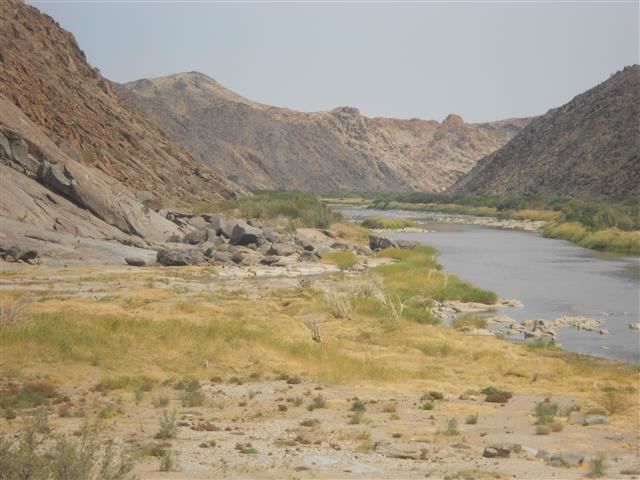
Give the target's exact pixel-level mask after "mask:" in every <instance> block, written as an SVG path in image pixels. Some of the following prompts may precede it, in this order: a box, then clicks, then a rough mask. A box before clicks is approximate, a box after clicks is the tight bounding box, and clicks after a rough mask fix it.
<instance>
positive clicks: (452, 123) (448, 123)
mask: <svg viewBox="0 0 640 480" xmlns="http://www.w3.org/2000/svg"><path fill="white" fill-rule="evenodd" d="M442 125H443V126H444V127H459V126H462V125H464V119H463V118H462V117H461V116H460V115H458V114H457V113H450V114H449V115H447V118H445V119H444V121H443V122H442Z"/></svg>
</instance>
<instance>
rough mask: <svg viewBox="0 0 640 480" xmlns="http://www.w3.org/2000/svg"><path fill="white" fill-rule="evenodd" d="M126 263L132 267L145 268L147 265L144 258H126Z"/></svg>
mask: <svg viewBox="0 0 640 480" xmlns="http://www.w3.org/2000/svg"><path fill="white" fill-rule="evenodd" d="M124 261H125V262H126V263H127V265H131V266H132V267H144V266H145V265H146V264H147V262H145V261H144V259H143V258H139V257H126V258H125V259H124Z"/></svg>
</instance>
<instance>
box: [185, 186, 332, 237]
mask: <svg viewBox="0 0 640 480" xmlns="http://www.w3.org/2000/svg"><path fill="white" fill-rule="evenodd" d="M193 210H194V212H195V213H204V212H213V211H222V212H231V211H236V212H237V213H238V214H239V215H240V216H241V217H244V218H258V219H273V218H277V217H284V218H287V219H289V220H290V221H291V223H292V226H293V227H315V228H327V227H329V226H330V225H331V224H332V223H337V222H340V221H342V220H343V218H342V215H340V214H338V213H335V212H333V211H332V210H331V209H330V208H329V207H328V206H326V205H324V204H322V203H321V202H320V200H319V198H318V197H317V196H316V195H314V194H312V193H308V192H300V191H286V192H285V191H267V190H265V191H258V192H255V193H254V194H253V195H251V196H247V197H242V198H239V199H234V200H227V201H224V202H221V203H218V204H198V205H194V207H193Z"/></svg>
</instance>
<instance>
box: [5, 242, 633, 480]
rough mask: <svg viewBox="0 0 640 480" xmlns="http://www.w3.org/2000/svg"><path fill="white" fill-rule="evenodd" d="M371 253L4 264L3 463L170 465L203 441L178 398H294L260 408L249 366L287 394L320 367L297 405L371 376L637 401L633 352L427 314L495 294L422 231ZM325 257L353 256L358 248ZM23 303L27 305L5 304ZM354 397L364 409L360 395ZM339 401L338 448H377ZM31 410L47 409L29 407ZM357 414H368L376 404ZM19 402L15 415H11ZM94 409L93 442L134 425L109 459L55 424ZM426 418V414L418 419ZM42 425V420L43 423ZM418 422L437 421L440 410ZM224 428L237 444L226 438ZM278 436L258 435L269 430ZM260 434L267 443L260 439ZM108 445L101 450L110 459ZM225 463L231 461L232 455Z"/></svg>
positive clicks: (619, 405) (608, 405) (370, 380)
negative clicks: (602, 352)
mask: <svg viewBox="0 0 640 480" xmlns="http://www.w3.org/2000/svg"><path fill="white" fill-rule="evenodd" d="M379 256H380V257H381V259H386V260H387V262H389V260H392V262H390V263H386V264H383V265H381V266H379V267H376V268H373V269H371V270H370V271H369V272H367V273H365V274H361V275H347V274H343V273H338V274H333V275H332V276H328V277H323V278H319V279H316V280H310V279H304V280H301V281H299V282H298V283H297V285H296V284H295V283H292V282H291V281H290V280H288V283H286V282H284V283H279V282H278V281H277V280H274V279H273V278H267V279H264V280H261V279H260V278H248V279H247V278H240V279H238V280H237V281H236V282H234V281H233V280H232V279H230V278H228V277H227V278H223V277H218V273H217V272H216V271H214V270H212V269H207V268H201V267H185V268H173V269H172V268H154V267H150V268H145V269H138V270H130V269H127V268H125V267H120V269H119V270H112V271H109V272H103V273H102V272H96V271H92V270H86V269H85V270H82V269H65V270H60V271H51V270H49V269H44V268H42V269H41V267H38V269H37V270H34V269H29V270H25V271H18V272H15V273H12V274H10V275H2V280H3V281H5V282H12V283H14V284H15V285H19V286H20V288H17V289H15V290H11V291H8V290H4V291H2V293H1V294H0V305H1V306H2V312H3V315H2V319H3V322H2V324H1V326H0V343H1V345H2V352H1V362H2V375H1V379H0V391H1V395H0V414H1V416H2V422H3V432H2V433H3V435H6V438H0V467H2V468H3V469H4V470H5V471H9V472H14V473H15V472H16V471H18V470H20V469H22V468H24V467H25V465H35V466H37V467H38V468H40V469H41V470H42V471H43V472H44V471H49V472H54V474H53V476H42V477H37V476H31V477H27V478H63V479H65V480H66V479H69V480H71V479H72V478H74V479H75V478H92V479H93V478H109V479H112V480H117V479H124V478H130V471H131V468H133V465H134V462H135V464H136V465H138V467H139V468H141V469H142V471H146V472H147V474H148V476H146V477H145V478H157V469H158V468H159V469H160V470H162V471H171V470H172V469H173V468H175V458H174V456H175V454H176V452H177V451H178V449H182V450H181V451H182V453H181V455H185V456H189V455H194V454H193V452H194V451H201V450H200V449H201V448H202V444H200V445H199V446H198V444H197V442H200V441H201V440H198V441H197V442H196V441H193V440H192V441H191V444H193V445H191V446H189V445H190V443H189V441H188V440H187V437H186V434H178V433H177V432H178V421H179V420H180V423H184V421H185V418H191V417H185V415H186V414H187V413H188V414H189V415H191V414H192V413H193V412H194V411H196V412H198V411H200V412H206V415H207V417H206V418H207V419H208V418H212V419H213V422H214V423H209V422H208V421H207V422H204V418H203V419H202V420H198V422H200V423H198V424H192V423H189V422H187V424H189V425H192V428H191V430H193V429H194V428H199V429H205V430H206V431H209V430H210V429H211V431H212V432H215V428H217V426H216V425H215V423H218V422H220V421H222V420H220V419H221V418H224V419H225V420H224V421H225V422H226V423H227V424H228V425H234V426H237V425H242V424H243V422H244V421H245V420H244V419H246V418H247V416H249V418H251V419H252V420H251V421H252V422H262V423H257V424H256V426H257V425H259V427H257V428H258V430H260V431H262V430H263V427H264V425H266V424H267V423H268V422H271V421H281V417H282V416H283V415H289V414H288V413H282V410H281V407H280V406H278V409H277V411H276V412H274V411H273V408H274V406H275V405H273V401H274V400H271V403H272V405H271V408H270V409H269V408H265V409H262V407H261V411H256V410H252V408H253V409H256V408H257V407H256V406H255V405H256V400H255V399H253V396H255V395H259V394H260V391H261V390H262V388H263V386H264V383H261V382H276V381H281V383H283V385H284V387H283V388H282V389H281V390H279V391H280V392H283V393H282V395H283V396H284V395H286V394H287V393H286V392H287V391H288V387H289V388H291V387H294V386H297V384H298V383H299V382H304V383H306V384H307V385H311V386H313V385H317V383H312V382H322V384H323V385H324V387H322V386H321V387H318V388H320V389H324V392H323V393H320V394H317V393H315V392H314V393H313V394H312V393H311V392H309V397H308V398H306V397H298V396H296V397H293V396H292V398H291V403H289V411H290V412H291V411H292V410H293V411H294V413H291V415H294V414H295V410H296V409H295V408H292V407H294V406H300V405H301V404H302V402H303V401H304V402H305V403H308V404H309V406H308V407H307V410H311V409H313V408H316V409H319V410H320V411H321V412H322V411H323V410H324V409H325V408H326V407H327V405H325V403H326V400H325V398H326V397H325V396H324V395H325V394H326V395H331V397H333V398H335V396H336V395H337V392H339V391H340V389H341V388H346V389H347V392H348V395H349V396H351V395H352V392H353V390H354V389H358V391H360V389H362V388H367V389H374V390H375V391H378V392H385V395H387V396H388V395H393V396H394V398H397V396H398V394H399V393H400V392H405V391H411V392H414V391H440V392H442V391H444V392H447V394H448V395H455V396H456V397H457V396H460V395H462V394H465V393H466V392H469V391H475V392H480V391H483V390H487V389H488V388H491V389H495V390H496V391H498V392H503V391H508V392H512V393H513V394H514V395H538V396H550V395H553V396H558V395H559V396H562V395H571V396H572V397H573V398H577V399H578V401H579V402H580V404H581V405H582V406H583V408H584V410H585V411H593V412H597V411H604V412H607V413H609V414H610V415H611V416H612V422H615V424H616V425H624V424H629V422H632V421H633V419H634V418H637V405H635V404H633V402H632V400H631V399H632V398H633V396H634V395H637V390H636V389H637V384H638V380H639V373H640V372H639V371H638V369H637V367H632V366H628V365H623V364H620V363H616V362H610V361H606V360H601V359H595V358H589V357H585V356H581V355H575V354H570V353H566V352H563V351H562V350H559V349H557V348H546V347H542V346H534V347H526V346H524V345H519V344H514V343H510V342H507V341H504V340H501V339H498V338H493V337H470V336H465V335H463V334H462V333H460V332H458V331H457V330H456V329H455V328H451V327H446V326H443V325H440V324H439V322H438V320H437V319H436V318H434V317H433V316H432V315H431V312H430V305H431V302H432V301H433V300H436V299H440V300H454V299H455V300H463V301H475V302H483V303H486V304H487V305H488V306H490V305H491V304H493V303H494V302H495V301H496V295H495V293H493V292H488V291H485V290H482V289H479V288H477V287H474V286H473V285H470V284H468V283H465V282H463V281H461V280H460V279H458V278H456V277H455V276H453V275H448V274H447V273H446V272H444V271H442V269H441V267H440V265H439V264H438V263H437V261H436V255H435V251H434V250H433V249H430V248H426V247H417V248H415V249H414V250H400V249H389V250H385V251H382V252H380V254H379ZM331 261H334V262H336V263H340V262H348V263H350V262H352V261H353V258H352V257H349V258H347V257H346V256H345V257H344V258H342V257H337V258H333V259H332V260H331ZM358 261H362V259H358ZM370 261H373V259H371V260H370ZM61 285H66V286H67V287H69V290H68V291H71V292H80V291H81V287H87V286H90V288H91V292H92V295H91V296H83V295H82V294H76V295H71V296H69V295H65V294H64V290H60V289H59V288H56V287H59V286H61ZM25 299H28V300H25ZM19 305H22V306H23V307H24V308H21V309H20V308H16V306H19ZM462 322H463V323H464V325H467V324H471V325H476V322H477V319H474V318H471V317H469V318H466V319H464V321H462ZM458 326H460V325H458ZM285 381H286V383H284V382H285ZM204 384H207V385H209V384H213V385H214V387H209V386H208V387H207V390H205V389H203V388H201V385H204ZM243 384H246V385H248V387H246V389H245V390H244V394H243V396H242V397H241V398H242V399H243V400H242V401H240V402H239V403H238V399H237V398H235V397H233V398H234V399H227V398H226V397H224V396H223V397H220V396H216V395H213V396H212V394H211V388H214V389H215V390H217V391H220V389H221V388H224V389H226V390H228V391H230V392H237V391H238V389H242V388H244V387H241V385H243ZM225 385H226V386H225ZM342 386H344V387H342ZM279 388H280V387H279ZM240 391H243V390H240ZM300 392H301V391H298V393H296V395H300ZM278 395H280V393H277V394H276V397H277V396H278ZM510 395H511V393H510ZM303 398H304V399H303ZM416 398H418V397H416ZM252 399H253V400H252ZM247 402H249V403H247ZM287 402H289V400H288V399H287ZM448 403H449V402H443V403H442V405H440V404H439V405H438V406H436V407H435V409H436V410H437V411H438V412H439V413H438V412H436V415H440V416H439V417H438V418H439V421H440V419H441V418H440V417H442V415H443V414H444V412H447V413H446V415H458V417H461V415H467V414H475V421H477V415H478V409H479V408H480V410H481V411H482V413H481V414H482V415H483V421H484V419H485V418H488V416H489V415H490V410H489V408H488V407H487V406H486V405H484V406H483V405H470V406H469V407H468V408H466V407H464V409H461V408H463V407H461V406H459V405H457V404H456V405H453V404H452V405H451V406H450V407H449V406H448ZM234 405H235V406H234ZM247 405H249V406H248V407H247ZM338 405H341V403H340V402H339V401H336V400H334V401H333V404H332V405H329V407H331V408H333V409H334V411H331V412H328V416H327V417H325V416H322V418H323V420H322V421H323V422H328V418H335V417H336V414H335V413H334V412H335V408H336V406H338ZM354 405H357V404H356V402H354ZM421 405H422V407H420V408H424V410H427V406H428V407H429V409H433V408H434V405H433V403H431V402H423V403H421ZM630 405H635V406H632V407H630ZM177 406H179V407H178V408H181V410H180V412H181V415H182V417H180V419H179V418H178V417H177V416H176V411H175V410H173V413H172V411H171V410H168V408H169V407H170V408H176V407H177ZM245 407H246V408H249V410H248V411H247V410H246V408H245ZM387 407H388V408H389V409H388V410H385V412H387V413H385V414H384V415H385V418H384V420H385V422H386V421H387V419H388V418H390V419H391V420H394V422H396V421H399V420H400V419H401V418H403V419H405V420H406V422H409V423H408V424H407V425H410V426H407V427H406V428H407V429H408V430H407V435H409V434H411V432H413V431H414V430H415V423H411V422H412V421H411V418H412V417H411V416H410V415H417V413H415V412H422V410H420V409H417V408H416V407H415V406H414V407H411V410H410V411H409V410H406V409H403V410H402V411H400V410H398V414H399V415H396V413H395V412H396V410H395V408H396V407H395V406H393V405H390V406H388V405H384V406H383V407H382V408H384V409H387ZM243 408H245V410H241V409H243ZM347 408H348V407H347ZM367 408H369V409H370V410H371V411H373V410H374V407H373V406H372V405H368V406H367ZM163 409H164V410H163ZM302 410H303V411H306V410H304V409H302ZM247 412H248V413H247ZM270 412H271V413H270ZM285 412H286V409H285ZM356 413H357V412H356ZM430 413H431V412H430ZM141 415H143V416H144V417H145V418H146V420H145V423H144V431H143V429H142V426H141V425H142V423H140V424H138V423H137V422H138V418H139V417H140V416H141ZM261 415H265V416H264V417H262V416H261ZM295 415H298V414H295ZM303 415H306V414H303ZM309 415H310V413H309ZM314 415H315V413H314ZM319 415H321V414H319ZM350 415H351V417H350V418H351V419H350V420H349V425H347V426H345V427H341V428H342V429H343V430H344V429H347V430H349V429H352V428H360V427H358V425H357V424H358V423H360V422H361V421H362V422H363V425H362V428H360V429H359V430H357V431H355V432H352V433H353V435H356V437H355V440H357V443H354V446H353V447H349V448H354V449H355V450H354V451H355V452H359V453H360V454H363V453H366V452H368V451H370V450H371V449H372V448H373V447H372V442H370V441H369V439H370V437H369V436H368V435H369V433H368V432H367V431H366V430H365V429H368V430H370V429H369V428H368V425H367V422H368V421H370V420H369V419H368V418H365V420H362V418H361V417H362V414H360V415H356V414H355V413H353V412H350ZM44 416H49V417H51V418H52V419H53V422H52V423H48V424H47V423H46V422H41V421H40V420H39V419H40V418H44ZM276 416H277V418H276ZM367 416H370V418H374V417H373V416H374V413H369V412H368V413H367ZM634 416H636V417H634ZM16 417H17V418H18V419H19V420H13V419H15V418H16ZM447 418H448V419H449V420H450V418H449V417H447ZM451 418H453V417H451ZM461 418H462V417H461ZM25 419H26V420H25ZM29 419H33V421H31V420H29ZM96 419H97V420H99V421H100V422H102V426H103V429H102V430H101V431H100V433H99V434H95V435H93V436H90V437H88V438H89V439H90V442H91V445H98V442H100V443H101V444H105V445H107V449H108V448H110V447H109V446H110V445H111V443H110V437H109V435H111V434H110V432H111V431H113V430H112V429H116V428H118V426H121V427H120V428H121V429H122V430H120V433H119V434H118V435H123V433H122V432H124V431H128V432H129V434H132V435H133V432H137V433H136V434H135V438H136V439H137V440H136V443H135V444H132V445H131V446H128V444H125V447H123V448H119V449H118V455H117V457H113V458H112V457H108V456H107V453H105V454H104V455H102V454H98V453H97V452H98V450H97V449H95V448H96V447H93V446H92V447H91V448H92V449H93V450H89V452H88V453H87V451H86V450H83V447H82V441H84V440H83V439H84V437H83V436H82V435H83V433H82V431H83V429H82V428H84V427H82V428H80V429H78V430H76V431H74V433H73V436H75V435H76V432H77V433H78V435H81V437H79V438H78V439H77V440H76V439H74V438H73V436H71V437H69V436H67V435H66V434H65V433H64V432H65V431H66V432H70V430H68V428H69V427H66V428H67V430H65V427H64V426H65V425H69V424H70V425H72V426H73V427H72V428H74V429H75V428H78V426H80V425H82V424H83V423H82V422H85V423H84V425H85V426H90V425H92V424H93V422H94V421H96ZM240 419H242V420H241V421H240ZM313 420H315V421H316V422H317V421H318V420H317V419H316V418H315V417H314V419H313ZM237 421H238V422H239V423H237V424H236V423H235V422H237ZM299 421H302V423H301V424H300V425H303V426H302V428H307V427H306V426H304V425H306V424H307V423H308V422H309V421H310V420H309V418H306V417H302V418H300V419H299ZM421 421H422V422H423V426H426V425H428V422H427V420H425V419H422V420H421ZM24 422H26V423H25V425H26V430H25V433H24V434H23V435H24V440H23V443H22V444H18V446H16V445H15V444H14V445H11V442H10V441H8V440H6V439H11V438H12V437H11V435H7V433H10V434H11V433H13V432H16V431H18V430H19V429H20V428H21V427H20V426H21V425H22V424H23V423H24ZM140 422H141V421H140ZM339 422H342V423H344V419H343V420H340V421H339ZM251 425H253V424H251ZM314 425H315V424H314ZM354 425H355V426H354ZM381 425H383V424H381ZM51 427H53V428H54V431H53V433H47V432H50V430H47V429H50V428H51ZM430 428H431V429H433V430H434V431H436V429H437V428H439V427H436V426H432V427H430ZM127 429H128V430H127ZM500 429H501V430H502V427H500ZM36 430H37V431H38V432H40V433H38V437H37V438H43V439H44V440H43V441H44V442H45V443H44V444H43V445H40V444H37V445H35V447H34V448H32V447H33V444H30V443H29V442H28V440H29V438H35V437H29V435H30V433H29V432H33V431H36ZM181 431H184V429H182V430H181ZM251 431H252V430H249V432H251ZM376 431H377V430H376ZM43 432H44V433H43ZM345 434H346V433H345ZM456 434H459V432H458V433H456ZM98 435H99V436H98ZM176 435H177V438H176ZM189 435H193V432H192V433H190V434H189ZM218 435H219V436H217V437H216V439H217V441H221V439H223V438H227V436H228V435H229V434H228V433H225V432H219V434H218ZM423 435H424V433H423ZM430 435H431V434H430ZM441 437H442V435H440V436H439V435H438V433H437V431H436V433H433V435H431V436H429V437H428V438H429V439H430V440H429V441H431V442H433V441H440V440H438V438H441ZM189 438H190V437H189ZM238 438H239V437H238ZM444 438H448V437H444ZM240 439H241V438H240ZM241 440H242V439H241ZM229 441H230V442H232V443H231V445H233V444H235V442H236V441H237V438H235V437H231V440H229ZM305 441H306V440H305ZM105 442H106V443H105ZM194 442H195V443H194ZM273 442H274V439H273V438H269V443H270V444H273ZM277 442H278V440H276V443H277ZM352 443H353V442H352ZM206 445H209V444H206ZM240 447H241V450H240V453H237V454H236V455H240V456H243V455H257V454H258V453H259V452H258V451H257V450H256V449H255V448H254V447H253V446H250V445H249V446H246V445H244V444H243V445H241V446H240ZM43 448H46V450H43ZM207 448H209V447H207ZM229 448H230V449H231V452H235V451H236V450H234V449H233V447H232V446H230V447H229ZM259 448H260V449H266V448H267V447H266V444H265V443H262V444H261V447H259ZM189 449H191V450H189ZM190 452H191V453H190ZM226 455H231V453H229V452H227V453H226ZM269 455H271V453H269ZM105 458H107V459H110V460H109V461H108V462H107V463H105V461H104V460H103V459H105ZM188 458H194V457H188ZM269 458H271V457H269ZM153 459H156V460H153ZM154 462H155V463H154ZM158 464H159V467H158V466H157V465H158ZM69 465H73V466H74V468H77V470H73V471H72V473H71V474H70V475H68V474H65V473H64V472H67V473H68V471H69V469H68V468H67V466H69ZM105 465H106V467H105ZM237 465H240V467H236V468H244V467H242V465H244V461H239V463H238V464H237ZM87 466H89V467H90V468H92V469H93V471H96V469H99V470H100V471H102V469H103V468H106V469H107V470H105V471H109V472H111V473H110V474H109V476H103V477H100V476H97V477H92V476H84V474H79V473H77V472H82V471H83V470H82V469H84V468H88V467H87ZM138 467H136V468H138ZM145 468H147V469H148V468H151V469H152V470H153V471H152V472H150V471H149V470H144V469H145ZM56 472H57V473H56ZM60 472H63V473H60ZM118 472H121V475H120V474H118ZM58 473H60V475H58ZM56 475H57V476H56ZM65 475H66V476H65ZM74 475H75V476H74Z"/></svg>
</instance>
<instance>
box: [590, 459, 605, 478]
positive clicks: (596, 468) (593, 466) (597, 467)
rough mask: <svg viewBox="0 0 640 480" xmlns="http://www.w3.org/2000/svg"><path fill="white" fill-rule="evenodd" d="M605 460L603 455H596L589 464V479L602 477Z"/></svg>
mask: <svg viewBox="0 0 640 480" xmlns="http://www.w3.org/2000/svg"><path fill="white" fill-rule="evenodd" d="M604 461H605V458H604V454H602V453H598V454H597V455H596V456H595V457H593V458H592V459H591V461H590V462H589V477H591V478H600V477H604V471H605V462H604Z"/></svg>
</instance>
